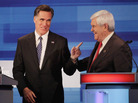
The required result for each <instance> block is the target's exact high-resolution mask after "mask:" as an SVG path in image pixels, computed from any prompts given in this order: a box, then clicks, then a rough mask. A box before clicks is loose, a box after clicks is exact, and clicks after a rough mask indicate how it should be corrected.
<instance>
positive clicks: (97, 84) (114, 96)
mask: <svg viewBox="0 0 138 103" xmlns="http://www.w3.org/2000/svg"><path fill="white" fill-rule="evenodd" d="M81 84H82V85H83V84H85V85H86V89H84V90H83V103H138V74H137V73H87V74H81Z"/></svg>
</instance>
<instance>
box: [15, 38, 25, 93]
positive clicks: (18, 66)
mask: <svg viewBox="0 0 138 103" xmlns="http://www.w3.org/2000/svg"><path fill="white" fill-rule="evenodd" d="M24 73H25V70H24V64H23V58H22V49H21V43H20V41H19V40H18V43H17V49H16V54H15V58H14V64H13V77H14V78H15V79H16V80H17V81H18V86H17V88H18V90H19V93H20V95H21V96H23V89H24V88H25V87H26V83H25V79H24Z"/></svg>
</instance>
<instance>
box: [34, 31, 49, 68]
mask: <svg viewBox="0 0 138 103" xmlns="http://www.w3.org/2000/svg"><path fill="white" fill-rule="evenodd" d="M48 34H49V31H48V32H47V33H46V34H44V35H42V36H41V37H42V38H43V39H42V52H41V57H40V64H39V68H40V69H41V68H42V64H43V60H44V56H45V51H46V46H47V40H48ZM39 37H40V35H39V34H38V33H37V32H36V31H35V40H36V47H37V45H38V44H39V42H40V39H39Z"/></svg>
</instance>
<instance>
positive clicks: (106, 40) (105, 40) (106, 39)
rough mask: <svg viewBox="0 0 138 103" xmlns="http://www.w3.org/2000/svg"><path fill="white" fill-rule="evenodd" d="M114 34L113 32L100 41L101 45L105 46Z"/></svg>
mask: <svg viewBox="0 0 138 103" xmlns="http://www.w3.org/2000/svg"><path fill="white" fill-rule="evenodd" d="M113 34H114V32H112V33H110V34H109V35H108V36H107V37H106V38H105V39H104V40H103V41H102V45H103V46H104V45H106V43H107V42H108V41H109V39H110V38H111V37H112V35H113Z"/></svg>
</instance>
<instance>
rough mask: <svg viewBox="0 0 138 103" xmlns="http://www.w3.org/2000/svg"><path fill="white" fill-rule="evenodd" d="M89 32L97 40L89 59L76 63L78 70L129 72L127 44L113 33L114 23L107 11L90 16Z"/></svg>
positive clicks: (128, 48)
mask: <svg viewBox="0 0 138 103" xmlns="http://www.w3.org/2000/svg"><path fill="white" fill-rule="evenodd" d="M90 19H91V26H92V28H91V31H92V32H93V33H94V39H95V40H97V42H96V44H95V47H94V49H93V51H92V53H91V55H90V56H89V57H86V58H84V59H83V60H80V61H78V70H79V71H84V70H87V72H131V71H132V52H131V49H130V47H129V46H128V44H127V43H126V42H125V41H124V40H122V39H121V38H120V37H118V36H117V35H116V33H115V32H114V29H115V21H114V17H113V15H112V14H111V13H110V12H109V11H107V10H101V11H98V12H96V13H94V14H93V15H92V16H91V18H90Z"/></svg>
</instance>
